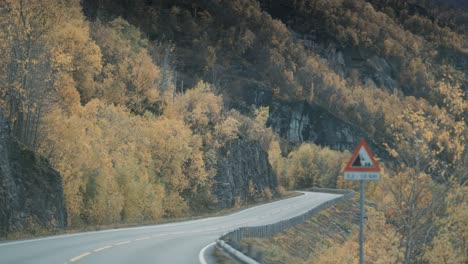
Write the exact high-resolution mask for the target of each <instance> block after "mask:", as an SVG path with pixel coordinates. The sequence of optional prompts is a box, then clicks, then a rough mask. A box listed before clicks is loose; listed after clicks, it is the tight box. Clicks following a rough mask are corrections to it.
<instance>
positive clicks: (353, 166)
mask: <svg viewBox="0 0 468 264" xmlns="http://www.w3.org/2000/svg"><path fill="white" fill-rule="evenodd" d="M344 179H345V180H350V181H359V185H360V186H359V188H360V195H359V205H360V208H359V212H360V216H359V219H360V220H359V263H360V264H363V263H364V193H365V183H366V182H365V181H371V180H374V181H375V180H380V167H379V164H378V163H377V161H376V160H375V158H374V156H373V155H372V152H371V151H370V149H369V146H368V145H367V143H366V141H365V140H364V139H362V140H361V142H359V145H358V146H357V148H356V150H355V151H354V153H353V156H351V159H350V160H349V161H348V163H347V164H346V167H345V168H344Z"/></svg>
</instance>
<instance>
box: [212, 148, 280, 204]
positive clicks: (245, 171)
mask: <svg viewBox="0 0 468 264" xmlns="http://www.w3.org/2000/svg"><path fill="white" fill-rule="evenodd" d="M215 180H216V188H215V192H214V193H215V195H216V196H217V198H218V205H219V207H222V208H226V207H232V206H234V205H235V204H236V203H242V202H245V201H251V200H256V199H259V198H261V197H262V195H263V193H264V191H265V190H266V189H267V188H268V189H269V190H270V191H271V193H272V194H273V195H275V194H277V188H278V182H277V178H276V175H275V174H274V172H273V170H272V168H271V165H270V163H269V162H268V154H267V153H266V152H265V151H264V150H263V149H262V148H261V147H260V144H259V143H257V142H250V141H249V140H246V139H237V140H234V141H232V142H230V143H229V144H228V145H227V146H225V147H224V148H223V149H222V150H221V151H220V152H219V158H218V174H217V175H216V178H215ZM249 187H250V188H249ZM252 188H253V189H252Z"/></svg>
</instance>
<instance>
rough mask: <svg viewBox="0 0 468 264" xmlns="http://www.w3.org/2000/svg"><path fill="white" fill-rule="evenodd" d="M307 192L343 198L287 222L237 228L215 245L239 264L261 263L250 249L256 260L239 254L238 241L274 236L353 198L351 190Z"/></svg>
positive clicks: (260, 256) (248, 253) (248, 251)
mask: <svg viewBox="0 0 468 264" xmlns="http://www.w3.org/2000/svg"><path fill="white" fill-rule="evenodd" d="M307 191H312V192H328V193H336V194H343V196H340V197H336V198H334V199H332V200H329V201H327V202H324V203H322V204H320V205H319V206H317V207H315V208H312V209H311V210H309V211H307V212H305V213H303V214H301V215H298V216H295V217H292V218H290V219H287V220H283V221H281V222H277V223H274V224H269V225H262V226H249V227H240V228H237V229H235V230H233V231H231V232H228V233H226V234H224V235H223V236H222V237H221V238H219V239H218V241H217V245H218V246H219V247H221V248H223V249H224V250H226V251H227V252H228V253H230V254H231V255H232V256H234V257H235V258H236V259H237V260H239V261H240V262H241V263H262V262H263V256H262V255H261V254H260V255H257V256H252V253H253V252H252V251H253V250H252V249H251V248H248V249H247V252H246V253H247V255H249V256H250V257H255V259H256V260H253V259H251V258H249V256H246V255H245V254H243V253H241V252H242V251H244V250H243V249H242V248H241V244H240V241H241V240H242V239H243V238H247V237H271V236H274V235H276V234H278V233H280V232H283V231H284V230H286V229H288V228H291V227H294V226H296V225H299V224H302V223H304V222H305V221H306V220H307V219H309V218H311V217H312V216H314V215H315V214H317V213H318V212H320V211H322V210H323V209H325V208H328V207H331V206H333V205H335V204H336V203H338V202H340V201H343V200H349V199H351V198H353V196H354V191H352V190H337V189H324V188H311V189H307ZM241 255H242V256H241ZM240 256H241V257H240ZM257 261H258V262H257Z"/></svg>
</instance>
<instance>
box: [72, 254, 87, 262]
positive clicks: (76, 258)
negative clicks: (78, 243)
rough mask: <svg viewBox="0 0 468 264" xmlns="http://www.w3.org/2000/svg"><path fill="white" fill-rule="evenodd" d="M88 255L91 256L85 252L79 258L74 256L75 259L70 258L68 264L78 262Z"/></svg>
mask: <svg viewBox="0 0 468 264" xmlns="http://www.w3.org/2000/svg"><path fill="white" fill-rule="evenodd" d="M90 254H91V253H90V252H85V253H83V254H81V255H79V256H76V257H74V258H71V259H70V262H75V261H77V260H80V259H81V258H84V257H86V256H88V255H90Z"/></svg>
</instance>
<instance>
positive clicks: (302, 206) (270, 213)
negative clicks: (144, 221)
mask: <svg viewBox="0 0 468 264" xmlns="http://www.w3.org/2000/svg"><path fill="white" fill-rule="evenodd" d="M338 196H340V195H339V194H329V193H317V192H305V193H304V195H301V196H297V197H293V198H289V199H285V200H280V201H276V202H272V203H269V204H265V205H260V206H256V207H252V208H249V209H246V210H243V211H240V212H238V213H234V214H231V215H226V216H220V217H210V218H204V219H199V220H192V221H185V222H178V223H170V224H161V225H152V226H143V227H133V228H121V229H112V230H104V231H97V232H84V233H76V234H69V235H59V236H50V237H43V238H37V239H31V240H20V241H10V242H4V243H0V263H2V264H10V263H11V264H64V263H66V264H75V263H76V264H102V263H110V264H120V263H122V264H123V263H130V264H136V263H138V264H145V263H148V264H149V263H151V264H155V263H161V264H165V263H169V264H178V263H181V264H187V263H199V257H203V254H200V252H201V251H202V250H203V249H206V248H207V245H209V244H211V243H213V242H214V241H215V240H216V239H217V238H219V237H220V236H221V235H222V234H223V233H225V232H228V231H230V230H233V229H235V228H238V227H241V226H256V225H264V224H270V223H275V222H279V221H281V220H285V219H288V218H291V217H294V216H297V215H300V214H302V213H304V212H306V211H308V210H310V209H312V208H314V207H316V206H318V205H320V204H322V203H324V202H326V201H328V200H331V199H333V198H335V197H338ZM199 255H200V256H199ZM205 257H206V259H207V262H208V263H211V262H212V260H210V256H209V254H205Z"/></svg>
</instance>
